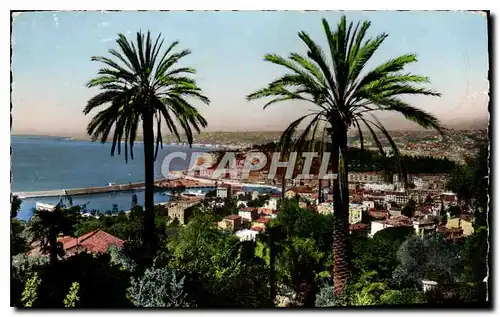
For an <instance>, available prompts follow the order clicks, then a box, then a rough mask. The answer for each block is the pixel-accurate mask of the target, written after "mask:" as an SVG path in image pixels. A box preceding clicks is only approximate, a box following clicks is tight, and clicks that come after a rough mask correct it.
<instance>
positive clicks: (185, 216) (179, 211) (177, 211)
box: [167, 201, 199, 225]
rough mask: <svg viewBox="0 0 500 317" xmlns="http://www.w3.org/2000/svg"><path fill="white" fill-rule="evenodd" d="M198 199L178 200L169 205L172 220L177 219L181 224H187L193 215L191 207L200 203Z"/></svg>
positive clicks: (169, 214)
mask: <svg viewBox="0 0 500 317" xmlns="http://www.w3.org/2000/svg"><path fill="white" fill-rule="evenodd" d="M198 203H199V202H198V201H195V202H192V201H176V202H174V203H171V204H169V205H168V208H167V213H168V217H169V218H170V219H171V220H174V219H177V221H178V222H179V224H181V225H185V224H187V222H188V221H189V218H190V217H191V215H192V212H191V208H190V207H193V206H194V205H196V204H198Z"/></svg>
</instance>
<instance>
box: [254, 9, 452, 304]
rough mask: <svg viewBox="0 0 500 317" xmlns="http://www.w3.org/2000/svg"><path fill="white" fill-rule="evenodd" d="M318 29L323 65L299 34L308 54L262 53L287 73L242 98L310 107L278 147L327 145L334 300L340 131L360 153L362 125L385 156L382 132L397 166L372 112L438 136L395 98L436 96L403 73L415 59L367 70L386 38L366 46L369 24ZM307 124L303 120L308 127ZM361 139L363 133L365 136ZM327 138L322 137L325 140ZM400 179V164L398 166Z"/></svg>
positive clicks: (342, 203)
mask: <svg viewBox="0 0 500 317" xmlns="http://www.w3.org/2000/svg"><path fill="white" fill-rule="evenodd" d="M322 22H323V29H324V32H325V35H326V39H327V41H328V50H329V53H330V54H329V55H330V56H329V57H330V61H328V60H327V56H326V55H325V54H324V53H323V50H322V49H321V47H320V46H318V44H316V43H315V42H314V41H313V40H312V39H311V38H310V37H309V35H307V33H305V32H299V34H298V35H299V37H300V39H301V40H302V41H303V42H304V43H305V44H306V46H307V49H308V50H307V55H306V56H304V55H301V54H297V53H292V54H290V56H289V58H284V57H281V56H278V55H275V54H267V55H265V57H264V60H265V61H267V62H271V63H273V64H276V65H280V66H283V67H285V68H287V69H288V70H289V71H291V72H290V73H288V74H286V75H284V76H282V77H280V78H278V79H276V80H274V81H273V82H271V83H270V84H269V85H268V86H267V87H265V88H263V89H261V90H258V91H256V92H254V93H252V94H250V95H248V96H247V99H248V100H255V99H259V98H264V97H273V98H272V99H271V100H270V101H268V102H267V103H266V104H265V106H264V109H265V108H267V107H268V106H270V105H272V104H274V103H277V102H281V101H287V100H297V101H301V102H304V103H307V102H309V103H312V104H314V105H315V108H314V109H311V110H310V113H308V114H307V115H304V116H302V117H300V118H298V119H297V120H295V121H293V122H292V123H291V124H290V125H289V126H288V128H287V129H286V130H285V131H284V132H283V134H282V136H281V140H280V144H281V145H282V146H284V147H290V148H294V149H298V150H299V151H301V150H303V149H304V147H306V146H307V144H314V142H310V140H314V139H316V138H318V136H319V139H320V141H322V142H325V139H327V138H329V142H328V143H329V147H330V164H331V173H334V174H338V177H337V179H334V180H332V187H333V188H332V189H333V196H334V200H333V201H334V228H333V237H334V239H333V251H334V261H335V263H334V286H335V295H336V296H340V295H341V293H342V290H343V288H344V285H345V284H346V283H347V281H348V279H349V276H350V261H349V258H348V254H349V241H348V239H349V238H348V237H349V230H348V225H349V222H348V216H349V204H348V202H349V191H348V187H347V183H348V182H347V179H348V178H347V172H348V166H347V150H348V146H347V132H348V130H349V129H350V128H356V129H357V130H358V137H359V139H360V143H361V150H362V151H363V132H362V126H363V127H366V128H367V129H368V131H369V133H370V134H371V136H372V138H373V140H374V142H375V143H376V144H377V147H378V149H379V150H380V152H381V154H382V155H383V156H384V157H385V155H386V154H385V152H384V150H383V147H382V144H381V142H380V139H379V136H378V135H377V133H376V131H379V132H381V133H382V134H383V135H384V136H385V138H387V140H388V142H389V143H390V145H391V146H392V148H393V151H394V155H395V156H396V158H397V159H398V162H400V160H399V152H398V149H397V147H396V144H395V143H394V141H393V139H392V138H391V136H390V134H389V133H388V132H387V130H386V129H385V128H384V126H383V125H382V124H381V123H380V121H379V120H378V119H377V117H376V116H375V115H374V114H373V112H375V111H393V112H398V113H400V114H402V115H403V116H404V117H406V118H407V119H409V120H412V121H414V122H416V123H418V124H420V125H421V126H423V127H425V128H435V129H437V130H438V131H440V132H441V133H443V132H442V131H443V130H442V128H441V126H440V124H439V121H438V120H437V119H436V118H435V117H434V116H433V115H431V114H429V113H427V112H425V111H422V110H420V109H418V108H416V107H414V106H411V105H409V104H408V103H406V102H405V101H403V100H402V99H400V96H403V95H428V96H439V94H438V93H436V92H434V91H432V90H429V89H425V88H422V87H420V86H419V85H418V84H422V83H427V82H428V78H426V77H423V76H418V75H413V74H409V73H404V72H403V69H404V67H405V66H406V65H408V64H410V63H413V62H416V61H417V57H416V56H415V55H414V54H405V55H402V56H399V57H396V58H394V59H391V60H389V61H387V62H385V63H383V64H381V65H379V66H377V67H375V68H374V69H371V70H367V69H366V65H367V62H368V61H369V60H370V58H371V57H372V56H373V54H374V53H375V52H376V51H377V49H378V48H379V46H380V45H381V44H382V43H383V41H384V40H385V39H386V37H387V34H385V33H383V34H381V35H378V36H376V37H374V38H368V39H366V40H365V37H366V33H367V30H368V28H369V27H370V22H369V21H364V22H363V23H360V22H358V23H357V24H356V25H355V26H354V24H353V23H352V22H351V23H349V25H347V21H346V18H345V16H343V17H342V18H341V20H340V23H339V24H338V26H337V29H336V30H335V31H334V32H332V31H331V30H330V26H329V24H328V22H327V21H326V20H325V19H323V20H322ZM306 119H307V120H309V123H307V125H306V126H305V129H304V130H301V131H300V132H299V134H298V135H299V136H298V137H296V138H294V137H293V136H294V134H295V133H296V132H298V127H299V125H301V124H302V123H303V122H305V120H306ZM307 120H306V121H307ZM365 132H366V131H365ZM325 137H326V138H325ZM399 168H400V169H399V171H400V172H401V171H402V169H401V163H399Z"/></svg>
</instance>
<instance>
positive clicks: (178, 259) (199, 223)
mask: <svg viewBox="0 0 500 317" xmlns="http://www.w3.org/2000/svg"><path fill="white" fill-rule="evenodd" d="M245 246H246V244H244V243H241V242H240V241H239V240H238V239H237V238H236V237H235V236H233V235H229V234H227V233H225V232H223V231H220V230H218V229H216V228H213V227H212V226H211V219H210V216H209V215H196V216H194V217H193V218H192V219H191V220H190V221H189V223H188V224H187V226H185V227H183V228H180V229H179V232H178V234H177V235H176V236H175V237H173V238H172V239H171V240H170V241H169V242H168V249H169V252H170V253H171V258H170V261H169V267H170V268H171V269H174V270H175V271H177V272H179V274H181V275H183V276H185V290H186V292H187V293H188V296H189V297H190V298H191V299H192V300H193V301H194V302H195V304H196V306H197V307H266V306H268V305H269V304H268V297H267V296H265V295H264V296H263V294H267V293H268V290H267V287H268V282H267V270H266V268H265V263H264V262H263V260H262V259H260V258H258V257H255V256H254V250H253V246H252V250H251V252H247V251H246V247H245Z"/></svg>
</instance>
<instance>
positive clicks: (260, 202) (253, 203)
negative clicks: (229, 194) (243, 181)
mask: <svg viewBox="0 0 500 317" xmlns="http://www.w3.org/2000/svg"><path fill="white" fill-rule="evenodd" d="M268 200H269V195H259V196H258V197H257V199H253V200H250V201H249V202H248V203H247V207H253V208H259V207H264V205H265V204H266V202H267V201H268Z"/></svg>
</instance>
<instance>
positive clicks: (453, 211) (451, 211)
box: [446, 206, 460, 218]
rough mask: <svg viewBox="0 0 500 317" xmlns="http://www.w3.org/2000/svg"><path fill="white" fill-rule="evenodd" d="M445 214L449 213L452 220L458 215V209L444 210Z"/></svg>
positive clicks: (452, 207) (454, 207)
mask: <svg viewBox="0 0 500 317" xmlns="http://www.w3.org/2000/svg"><path fill="white" fill-rule="evenodd" d="M446 213H449V214H450V217H451V218H454V217H456V216H458V215H459V214H460V207H458V206H450V207H448V209H447V210H446Z"/></svg>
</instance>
